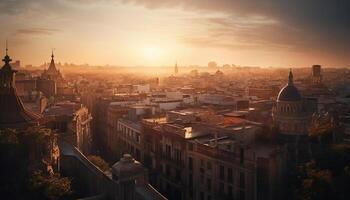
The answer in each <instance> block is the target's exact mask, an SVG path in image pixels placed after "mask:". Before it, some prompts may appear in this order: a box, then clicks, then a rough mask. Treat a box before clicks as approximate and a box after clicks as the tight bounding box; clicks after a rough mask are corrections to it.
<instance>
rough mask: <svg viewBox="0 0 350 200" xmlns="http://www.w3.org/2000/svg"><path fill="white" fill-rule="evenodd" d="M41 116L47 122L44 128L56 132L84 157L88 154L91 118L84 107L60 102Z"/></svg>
mask: <svg viewBox="0 0 350 200" xmlns="http://www.w3.org/2000/svg"><path fill="white" fill-rule="evenodd" d="M43 114H44V116H45V118H46V119H47V121H48V122H47V125H46V126H48V127H49V128H51V129H54V130H56V131H57V132H58V133H60V134H61V136H62V137H63V138H64V139H66V140H67V141H69V142H70V143H71V144H72V145H74V146H76V147H77V148H78V149H79V150H80V151H81V152H83V153H84V154H85V155H89V154H90V152H91V148H92V133H91V130H92V129H91V121H92V116H91V114H90V112H89V110H88V109H87V108H86V107H83V106H81V105H80V104H78V103H74V102H61V103H56V104H55V105H53V106H50V107H48V108H47V109H46V110H45V111H44V113H43Z"/></svg>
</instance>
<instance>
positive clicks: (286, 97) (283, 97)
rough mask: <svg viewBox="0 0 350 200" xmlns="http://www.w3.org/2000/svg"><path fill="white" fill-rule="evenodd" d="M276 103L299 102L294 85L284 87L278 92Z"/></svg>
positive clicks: (299, 96)
mask: <svg viewBox="0 0 350 200" xmlns="http://www.w3.org/2000/svg"><path fill="white" fill-rule="evenodd" d="M277 100H278V101H300V100H301V95H300V93H299V91H298V89H297V88H296V87H295V86H294V85H286V86H284V87H283V88H282V90H281V91H280V92H279V94H278V97H277Z"/></svg>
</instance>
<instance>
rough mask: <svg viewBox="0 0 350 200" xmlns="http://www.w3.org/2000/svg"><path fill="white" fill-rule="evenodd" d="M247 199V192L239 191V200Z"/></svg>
mask: <svg viewBox="0 0 350 200" xmlns="http://www.w3.org/2000/svg"><path fill="white" fill-rule="evenodd" d="M244 199H245V192H244V190H240V191H239V200H244Z"/></svg>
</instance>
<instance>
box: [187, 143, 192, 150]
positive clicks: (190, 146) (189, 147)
mask: <svg viewBox="0 0 350 200" xmlns="http://www.w3.org/2000/svg"><path fill="white" fill-rule="evenodd" d="M188 150H190V151H193V143H189V144H188Z"/></svg>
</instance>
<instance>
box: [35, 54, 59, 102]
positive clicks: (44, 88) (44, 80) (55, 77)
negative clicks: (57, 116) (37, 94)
mask: <svg viewBox="0 0 350 200" xmlns="http://www.w3.org/2000/svg"><path fill="white" fill-rule="evenodd" d="M37 87H38V90H40V91H41V92H43V93H44V95H45V96H46V97H52V96H56V95H57V94H59V95H60V94H64V93H65V90H64V89H65V84H64V79H63V76H62V74H61V72H60V71H59V70H58V69H57V68H56V65H55V60H54V55H53V52H52V54H51V62H50V65H49V67H48V69H46V70H44V72H43V73H42V74H41V77H40V79H39V80H37Z"/></svg>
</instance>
